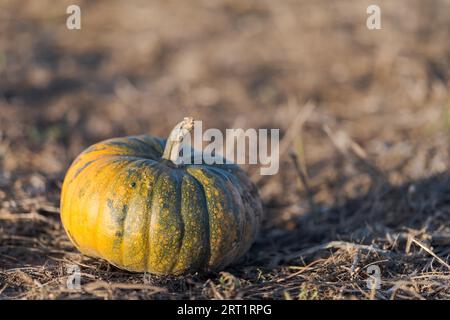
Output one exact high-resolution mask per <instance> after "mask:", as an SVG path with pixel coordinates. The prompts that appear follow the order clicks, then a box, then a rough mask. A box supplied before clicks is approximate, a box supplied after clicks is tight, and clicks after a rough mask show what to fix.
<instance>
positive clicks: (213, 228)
mask: <svg viewBox="0 0 450 320" xmlns="http://www.w3.org/2000/svg"><path fill="white" fill-rule="evenodd" d="M192 126H193V120H192V118H185V120H184V121H182V122H180V123H179V124H178V125H177V126H176V127H175V129H174V130H173V131H172V133H171V135H170V136H169V139H168V141H165V140H164V139H161V138H158V137H153V136H149V135H141V136H132V137H125V138H115V139H110V140H106V141H103V142H100V143H97V144H95V145H93V146H91V147H89V148H88V149H86V150H85V151H84V152H83V153H81V154H80V155H79V156H78V157H77V158H76V159H75V161H74V163H73V164H72V165H71V167H70V168H69V170H68V172H67V174H66V177H65V179H64V183H63V187H62V196H61V219H62V222H63V225H64V228H65V230H66V232H67V234H68V236H69V238H70V240H71V241H72V242H73V244H74V245H75V246H76V247H77V248H78V249H79V250H80V251H81V252H82V253H84V254H86V255H88V256H92V257H98V258H103V259H105V260H107V261H108V262H110V263H111V264H113V265H115V266H117V267H119V268H121V269H125V270H129V271H136V272H150V273H153V274H161V275H169V274H174V275H177V274H186V273H193V272H197V271H207V270H218V269H221V268H224V267H225V266H227V265H229V264H231V263H233V262H235V261H237V260H238V259H239V258H240V257H242V256H243V255H244V254H245V252H246V251H247V250H248V249H249V248H250V246H251V244H252V243H253V241H254V240H255V237H256V235H257V232H258V229H259V226H260V221H261V218H262V208H261V201H260V198H259V196H258V191H257V189H256V187H255V186H254V185H253V184H252V182H251V181H250V180H249V178H248V176H247V175H246V174H245V172H244V171H243V170H242V169H240V168H239V167H238V166H237V165H234V164H213V165H206V164H199V165H198V164H186V165H183V164H181V165H177V164H175V163H174V162H175V161H173V160H174V157H177V156H178V154H179V148H180V144H181V141H182V139H183V134H181V135H180V134H179V132H185V131H190V130H191V129H192ZM180 129H182V131H180ZM183 130H184V131H183Z"/></svg>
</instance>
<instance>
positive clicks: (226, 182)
mask: <svg viewBox="0 0 450 320" xmlns="http://www.w3.org/2000/svg"><path fill="white" fill-rule="evenodd" d="M204 170H206V171H207V172H209V173H210V174H211V175H215V176H216V177H217V180H218V181H220V184H221V186H220V188H221V189H222V190H224V191H225V192H224V193H225V195H226V197H227V200H226V202H227V203H230V204H231V208H230V209H231V210H230V211H231V212H232V214H233V216H234V222H235V227H236V228H238V232H237V239H235V240H234V242H235V243H237V246H236V247H234V243H233V244H232V246H231V248H230V250H233V251H234V255H233V256H232V257H231V259H230V260H232V261H235V260H236V259H237V258H238V256H239V252H240V250H239V249H240V246H241V245H242V244H241V240H242V233H243V222H242V221H241V217H240V216H239V212H240V211H241V210H240V208H238V207H237V204H236V201H238V200H239V201H242V199H241V196H240V192H239V190H237V188H236V187H235V185H234V184H233V182H232V181H231V179H230V178H229V177H228V175H227V172H226V170H224V169H221V168H218V167H207V168H205V169H204ZM229 189H232V190H234V192H235V194H233V193H232V192H231V191H230V192H229V191H228V190H229Z"/></svg>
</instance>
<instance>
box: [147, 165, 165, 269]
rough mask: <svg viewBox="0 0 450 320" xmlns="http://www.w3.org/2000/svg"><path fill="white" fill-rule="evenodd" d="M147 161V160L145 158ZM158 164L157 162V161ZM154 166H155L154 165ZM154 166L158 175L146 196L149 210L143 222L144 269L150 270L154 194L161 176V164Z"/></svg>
mask: <svg viewBox="0 0 450 320" xmlns="http://www.w3.org/2000/svg"><path fill="white" fill-rule="evenodd" d="M144 161H145V162H147V160H146V159H145V160H144ZM155 164H156V163H155ZM152 167H153V166H152ZM154 168H155V169H156V170H155V172H156V174H157V176H156V177H155V178H154V179H153V186H150V185H149V186H148V189H149V191H148V193H147V197H146V202H147V204H146V206H147V212H148V214H146V215H145V218H144V223H143V229H144V230H143V233H144V234H145V238H144V239H143V240H144V269H145V270H148V266H149V264H150V261H149V258H150V250H151V246H150V232H151V231H152V216H153V196H154V191H155V186H156V184H157V182H158V179H159V177H160V176H161V171H160V170H161V166H158V165H155V166H154Z"/></svg>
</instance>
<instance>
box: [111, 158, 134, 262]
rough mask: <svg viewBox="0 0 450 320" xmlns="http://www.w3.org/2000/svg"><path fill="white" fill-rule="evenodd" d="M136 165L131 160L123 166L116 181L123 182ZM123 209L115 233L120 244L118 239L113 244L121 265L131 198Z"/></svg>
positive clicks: (126, 201) (123, 205)
mask: <svg viewBox="0 0 450 320" xmlns="http://www.w3.org/2000/svg"><path fill="white" fill-rule="evenodd" d="M134 164H135V160H129V163H128V164H126V165H125V166H123V167H122V168H121V169H120V171H119V178H118V179H116V180H117V181H120V182H122V179H120V177H121V175H124V176H128V170H127V169H128V168H129V167H131V166H132V165H134ZM120 205H121V208H119V210H121V211H122V212H121V214H122V216H121V217H120V220H117V221H116V222H118V229H119V230H116V233H115V235H114V236H115V237H118V238H119V241H117V242H118V243H116V240H117V239H114V240H113V243H114V245H115V246H117V247H118V250H119V261H120V264H122V265H123V264H124V260H125V259H124V250H123V241H124V237H125V223H126V219H127V216H128V210H129V208H130V197H127V198H125V199H124V201H123V202H122V203H121V204H120Z"/></svg>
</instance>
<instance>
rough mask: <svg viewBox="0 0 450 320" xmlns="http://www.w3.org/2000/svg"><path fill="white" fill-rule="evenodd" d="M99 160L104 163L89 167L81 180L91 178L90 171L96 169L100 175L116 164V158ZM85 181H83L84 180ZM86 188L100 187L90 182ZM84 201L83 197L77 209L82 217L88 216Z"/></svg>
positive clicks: (95, 227)
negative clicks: (86, 177)
mask: <svg viewBox="0 0 450 320" xmlns="http://www.w3.org/2000/svg"><path fill="white" fill-rule="evenodd" d="M98 159H99V160H103V161H101V162H96V166H92V167H88V168H86V169H85V170H83V172H82V173H81V174H80V175H79V178H80V179H81V178H83V179H84V177H85V176H88V177H89V174H90V171H92V170H94V169H96V174H97V175H98V174H99V173H100V172H101V171H103V170H104V169H106V168H109V166H111V165H112V164H114V157H109V156H108V157H100V158H98ZM97 167H98V168H97ZM83 179H81V180H83ZM89 180H90V179H89ZM85 188H98V185H95V184H91V183H90V181H89V184H88V186H85ZM85 194H90V193H87V192H86V193H85ZM84 200H85V199H84V196H83V197H81V198H80V200H79V201H78V203H77V208H76V209H77V210H78V211H79V212H81V214H80V215H81V216H86V214H87V213H86V211H85V210H84V209H85V205H86V201H84ZM83 204H84V207H83ZM71 208H72V207H71ZM81 210H83V211H81ZM73 215H74V214H73V209H72V216H73ZM93 230H97V226H96V225H94V227H93Z"/></svg>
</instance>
